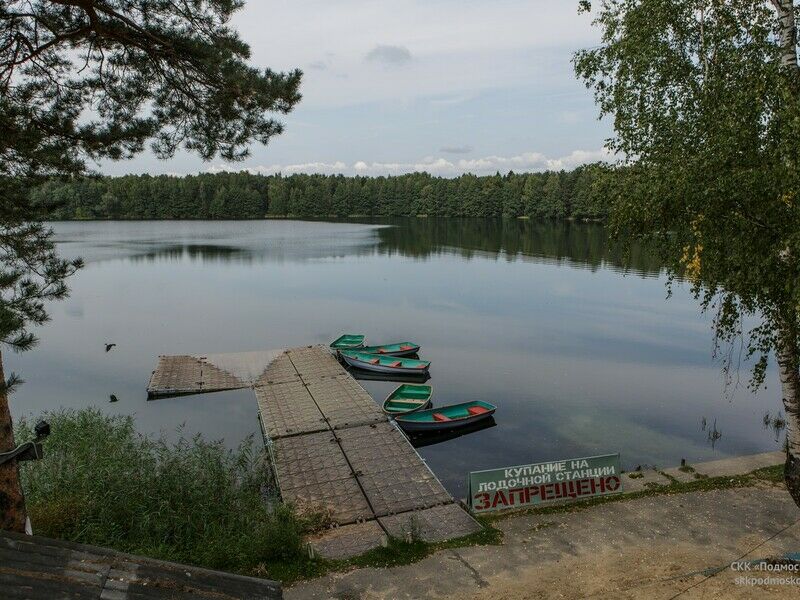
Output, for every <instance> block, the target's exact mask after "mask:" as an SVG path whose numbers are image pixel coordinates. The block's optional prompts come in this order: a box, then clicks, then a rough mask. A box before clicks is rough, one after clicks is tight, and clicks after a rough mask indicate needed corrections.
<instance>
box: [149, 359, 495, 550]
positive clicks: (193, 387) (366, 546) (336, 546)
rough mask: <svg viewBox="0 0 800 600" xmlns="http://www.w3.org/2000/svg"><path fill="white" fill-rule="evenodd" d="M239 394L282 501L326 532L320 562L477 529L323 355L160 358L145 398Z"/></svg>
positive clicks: (316, 541)
mask: <svg viewBox="0 0 800 600" xmlns="http://www.w3.org/2000/svg"><path fill="white" fill-rule="evenodd" d="M244 387H252V388H253V390H254V391H255V395H256V399H257V401H258V410H259V419H260V421H261V427H262V431H263V432H264V437H265V441H266V444H267V447H268V448H269V451H270V456H271V459H272V463H273V467H274V470H275V475H276V479H277V482H278V487H279V488H280V492H281V496H282V497H283V499H284V501H287V502H291V503H293V504H294V505H295V506H296V507H297V508H298V509H299V510H301V511H310V512H319V513H322V514H324V515H325V516H326V517H327V519H328V521H329V522H330V523H331V525H332V527H331V529H329V530H328V531H326V532H325V533H323V534H321V535H318V536H315V537H314V538H313V539H311V540H310V542H311V544H312V545H313V546H314V548H315V549H316V551H317V552H318V553H319V554H320V555H321V556H324V557H326V558H347V557H351V556H355V555H358V554H361V553H363V552H366V551H367V550H370V549H372V548H376V547H378V546H379V545H381V543H382V542H383V540H384V539H385V538H386V536H392V537H397V538H401V539H404V538H407V537H409V536H415V537H417V538H419V539H423V540H426V541H441V540H446V539H452V538H456V537H461V536H465V535H469V534H471V533H474V532H476V531H478V530H479V529H480V525H479V524H478V523H477V522H476V521H475V520H474V519H473V518H472V517H471V516H470V515H469V514H468V513H467V512H466V511H465V510H464V509H463V508H461V506H460V505H459V504H457V503H455V501H454V500H453V498H452V497H451V496H450V494H449V493H448V492H447V490H445V489H444V487H443V486H442V484H441V482H439V480H438V479H437V478H436V476H435V475H434V474H433V472H432V471H431V470H430V469H429V468H428V466H427V465H426V464H425V462H424V461H423V460H422V458H421V457H420V456H419V454H417V451H416V450H415V449H414V448H413V447H412V446H411V444H410V443H409V441H408V439H407V438H406V437H405V435H404V434H403V433H402V432H401V431H400V430H399V429H397V428H396V427H395V426H394V425H393V424H392V423H391V422H390V421H389V420H388V418H387V417H386V415H385V414H384V413H383V412H382V411H381V410H380V408H379V407H378V405H377V404H376V403H375V401H374V400H373V399H372V397H371V396H370V395H369V394H368V393H367V392H366V391H365V390H364V388H362V387H361V386H360V385H359V384H358V382H357V381H356V380H355V379H354V378H353V377H351V375H350V374H349V373H348V372H347V371H346V370H345V369H344V368H343V367H342V365H341V364H339V362H338V361H337V360H336V358H335V357H334V356H333V355H332V354H331V352H330V351H329V350H328V349H327V348H326V347H325V346H308V347H303V348H292V349H289V350H285V351H271V352H255V353H240V354H218V355H197V356H190V355H184V356H162V357H160V358H159V363H158V366H157V368H156V370H155V371H154V372H153V376H152V377H151V380H150V384H149V386H148V395H149V397H150V398H158V397H165V396H176V395H182V394H195V393H204V392H211V391H222V390H228V389H238V388H244Z"/></svg>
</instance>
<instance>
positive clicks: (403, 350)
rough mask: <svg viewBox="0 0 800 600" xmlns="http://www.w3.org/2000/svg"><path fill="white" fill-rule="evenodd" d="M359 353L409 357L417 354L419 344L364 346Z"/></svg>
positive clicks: (399, 343)
mask: <svg viewBox="0 0 800 600" xmlns="http://www.w3.org/2000/svg"><path fill="white" fill-rule="evenodd" d="M358 351H359V352H366V353H368V354H384V355H386V356H409V355H411V354H416V353H417V352H419V344H415V343H414V342H397V343H396V344H383V345H381V346H364V347H363V348H359V349H358Z"/></svg>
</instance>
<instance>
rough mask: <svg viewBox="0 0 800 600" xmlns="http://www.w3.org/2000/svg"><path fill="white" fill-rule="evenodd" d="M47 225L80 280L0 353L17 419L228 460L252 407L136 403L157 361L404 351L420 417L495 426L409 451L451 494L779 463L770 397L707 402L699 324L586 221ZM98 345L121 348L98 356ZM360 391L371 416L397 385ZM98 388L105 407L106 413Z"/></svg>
mask: <svg viewBox="0 0 800 600" xmlns="http://www.w3.org/2000/svg"><path fill="white" fill-rule="evenodd" d="M55 229H56V233H57V239H58V241H59V249H60V251H61V252H62V253H63V254H64V255H66V256H82V257H84V258H85V259H86V260H87V267H86V268H85V269H84V270H82V271H81V272H80V273H79V274H78V275H77V276H76V277H75V278H74V280H73V281H72V282H71V285H72V295H71V297H70V298H69V299H67V300H66V301H64V302H60V303H56V304H53V305H52V306H51V307H50V312H51V314H52V317H53V319H52V322H50V323H48V324H47V326H45V327H43V328H41V330H40V331H39V332H38V333H40V337H41V339H42V342H41V345H40V346H39V347H38V348H37V349H36V350H34V351H33V352H28V353H24V354H20V355H10V356H8V362H9V364H8V365H7V367H8V370H9V371H12V370H13V371H15V372H18V373H20V375H21V376H22V377H23V378H24V379H25V380H26V381H27V383H26V384H25V385H24V386H22V388H20V390H19V392H18V393H17V394H15V396H14V397H13V398H12V410H13V411H14V413H15V415H21V414H33V415H37V414H39V413H40V412H41V411H43V410H46V409H48V408H53V407H57V406H68V407H83V406H93V407H96V408H98V409H99V410H103V411H106V412H109V413H122V414H131V415H134V416H135V418H136V423H137V427H139V429H140V430H141V431H143V432H146V433H158V432H160V431H162V430H165V431H171V430H173V429H174V428H175V427H177V426H179V425H181V424H183V423H185V424H186V431H187V432H195V431H196V432H203V433H204V434H205V435H206V436H207V437H210V438H213V439H217V438H224V439H225V441H226V442H227V443H228V444H229V445H236V444H237V443H239V442H240V441H241V440H242V439H243V438H245V437H246V436H248V435H249V434H252V435H255V436H257V435H258V434H257V432H258V420H257V407H256V403H255V400H254V398H253V394H252V391H251V390H239V391H236V392H225V393H218V394H209V395H205V396H187V397H181V398H175V399H172V400H169V401H164V402H151V403H148V402H147V400H146V386H147V382H148V380H149V377H150V374H151V372H152V370H153V368H154V367H155V364H156V361H157V357H158V355H160V354H198V353H218V352H242V351H248V350H268V349H274V348H281V347H289V346H299V345H305V344H314V343H328V342H330V340H332V339H335V338H336V337H337V336H338V335H340V334H341V333H342V332H344V331H357V332H363V333H366V334H368V338H369V339H370V340H372V341H375V342H388V341H392V340H402V339H413V340H416V341H418V342H420V343H421V344H422V346H423V351H422V356H423V358H424V359H425V360H430V361H431V362H432V366H431V371H430V377H431V384H432V385H433V387H434V398H433V401H434V403H435V404H436V405H439V406H441V405H445V404H456V403H459V402H466V401H469V400H485V401H488V402H491V403H492V404H495V405H497V407H498V410H497V413H496V414H495V422H496V426H493V427H487V428H484V429H480V430H476V431H472V432H470V433H469V435H460V436H458V437H452V438H450V439H446V440H444V439H439V440H438V443H433V442H431V443H428V444H426V443H425V442H422V443H421V445H420V454H422V455H423V457H424V458H425V459H426V461H427V462H428V464H429V465H430V466H431V468H432V469H433V470H434V472H435V473H436V474H437V475H438V476H439V477H440V478H441V479H442V480H443V482H444V483H445V485H446V486H447V487H448V489H450V490H451V491H452V492H453V493H454V494H457V495H458V494H461V493H463V491H464V482H465V480H466V473H467V472H468V471H470V470H480V469H489V468H496V467H502V466H507V465H514V464H528V463H532V462H541V461H547V460H556V459H563V458H568V457H576V456H590V455H597V454H608V453H614V452H621V453H622V462H623V466H625V467H626V468H630V467H631V466H633V465H636V464H645V463H646V464H656V465H659V466H671V465H675V464H678V463H679V461H680V459H681V458H686V459H687V460H689V461H690V462H698V461H701V460H709V459H712V458H715V457H719V456H721V455H727V454H743V453H751V452H760V451H766V450H772V449H776V448H777V446H778V444H777V443H776V442H775V441H774V435H773V433H772V430H771V429H767V430H765V429H764V427H763V424H762V422H761V416H762V415H763V414H764V412H766V411H770V412H771V413H773V414H774V413H776V411H777V410H778V408H779V406H780V398H779V396H778V395H777V394H774V393H773V391H772V390H771V389H770V390H768V391H767V392H760V393H759V394H758V395H757V396H755V397H752V396H751V395H750V394H749V393H747V392H740V393H739V394H737V395H736V396H735V397H734V398H733V399H730V398H728V397H726V396H724V394H723V393H722V386H721V379H720V374H719V365H718V364H716V363H714V361H713V358H712V352H711V345H712V338H711V326H710V322H709V317H707V316H702V315H700V314H699V312H698V309H697V304H696V303H695V301H694V299H693V298H692V297H691V294H690V293H689V292H688V290H686V289H684V288H682V287H681V286H680V284H678V285H676V288H675V290H674V292H675V293H674V295H673V298H672V299H671V300H669V301H665V300H664V297H665V288H664V283H665V281H664V277H663V276H659V273H660V268H659V264H658V262H657V261H656V260H655V259H654V258H653V257H651V256H649V255H648V254H647V253H646V252H645V251H644V250H642V249H640V248H634V249H633V250H634V252H633V254H632V257H631V260H630V262H629V263H627V264H626V263H625V262H624V261H623V258H622V253H621V252H620V251H619V250H618V249H614V248H611V249H609V248H608V247H607V246H606V237H607V234H606V231H605V230H604V228H603V227H602V226H601V225H598V224H586V223H546V222H545V223H543V222H529V221H524V220H522V221H519V220H514V221H502V220H497V221H482V220H477V219H470V220H452V219H451V220H437V219H419V220H414V219H405V220H394V221H380V222H372V223H355V222H344V223H342V222H337V223H328V222H300V221H247V222H137V223H118V222H98V223H57V224H55ZM109 341H114V342H116V343H117V344H118V346H117V347H115V348H114V350H113V352H109V353H106V352H105V346H104V344H105V343H106V342H109ZM4 358H5V357H4ZM743 368H744V369H747V365H745V366H744V367H743ZM358 376H359V377H360V378H361V379H360V382H361V385H362V386H364V387H365V388H366V389H367V390H368V391H369V392H370V394H371V395H372V397H373V398H375V400H376V402H378V403H380V402H382V400H383V399H384V398H385V397H386V396H387V395H388V394H389V392H390V391H391V390H392V389H393V388H394V387H396V385H397V384H396V383H395V382H389V381H384V380H382V378H381V379H376V378H375V377H374V375H373V376H371V375H368V374H365V373H359V374H358ZM768 377H775V374H774V373H770V374H769V375H768ZM392 379H396V377H392ZM111 393H113V394H115V395H116V397H118V398H119V401H118V402H113V403H112V402H109V394H111ZM703 415H710V416H713V417H714V418H716V419H717V426H716V431H718V432H719V431H724V433H725V435H724V436H723V437H721V438H717V439H715V440H713V442H714V444H713V446H712V444H710V443H709V441H708V440H707V439H706V438H707V435H708V432H707V431H704V432H698V422H699V420H700V418H701V416H703ZM708 425H709V428H710V429H711V430H712V434H713V431H714V428H713V427H711V423H710V422H709V423H708ZM712 437H713V435H712Z"/></svg>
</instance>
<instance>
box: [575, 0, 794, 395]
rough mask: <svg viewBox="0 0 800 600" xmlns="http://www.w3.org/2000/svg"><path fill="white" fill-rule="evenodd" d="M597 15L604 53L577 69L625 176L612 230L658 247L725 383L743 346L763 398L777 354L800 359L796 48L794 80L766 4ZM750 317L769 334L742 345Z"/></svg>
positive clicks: (653, 7)
mask: <svg viewBox="0 0 800 600" xmlns="http://www.w3.org/2000/svg"><path fill="white" fill-rule="evenodd" d="M595 4H596V5H598V6H597V7H596V11H597V12H596V20H595V23H596V25H597V26H598V27H599V28H600V30H601V32H602V44H601V45H600V46H598V47H596V48H592V49H589V50H585V51H582V52H579V53H578V54H577V55H576V56H575V67H576V71H577V73H578V75H579V77H581V78H582V79H583V80H584V81H585V82H586V84H587V86H589V87H591V88H592V89H593V90H594V93H595V98H596V100H597V103H598V105H599V107H600V110H601V113H602V114H603V115H607V116H609V117H611V118H613V120H614V129H615V133H616V135H615V137H614V138H613V139H612V140H611V142H610V147H611V149H612V150H614V151H617V152H619V153H620V156H621V157H622V158H625V159H626V162H627V167H626V168H625V169H620V170H619V173H618V175H617V176H616V177H613V178H606V180H605V182H604V183H605V184H609V185H610V188H609V190H608V192H609V196H610V202H611V205H612V208H611V217H612V218H611V226H612V228H613V230H614V233H615V234H617V235H618V236H621V237H623V238H626V237H634V238H641V237H645V238H648V239H649V240H651V241H653V242H655V243H656V244H657V246H658V248H659V250H660V251H661V254H662V258H663V260H664V261H665V264H667V265H669V267H670V271H671V273H672V275H673V276H678V277H684V278H686V279H689V280H690V281H692V282H693V283H694V291H695V293H696V295H697V297H698V298H699V299H700V301H701V303H702V306H703V308H704V309H709V310H712V311H715V313H716V315H715V316H716V320H715V325H716V334H717V340H718V342H723V343H724V344H725V345H726V346H727V347H728V352H727V353H725V354H723V355H722V358H723V360H724V365H725V368H726V370H727V371H728V372H730V369H731V368H732V369H734V370H735V369H736V368H737V366H738V363H739V360H741V358H742V355H741V354H739V353H738V352H733V347H732V346H731V343H732V342H733V341H734V340H736V339H738V338H739V336H740V335H745V336H747V339H748V344H747V346H746V348H745V351H744V354H745V355H747V354H748V353H749V354H750V355H754V356H755V357H757V358H758V360H757V361H756V362H755V368H754V371H753V378H752V380H751V385H753V386H755V387H757V386H759V385H761V384H763V382H764V375H765V369H766V361H767V356H768V355H769V353H770V352H771V351H772V350H773V349H775V348H776V347H778V346H779V345H780V346H782V347H784V348H786V349H787V350H789V351H790V354H794V355H795V356H796V355H797V348H798V331H800V319H798V315H800V311H798V306H800V262H798V260H797V259H796V257H797V256H799V255H800V202H798V200H800V198H799V197H798V193H800V168H798V165H799V163H798V156H800V101H799V100H798V69H797V68H796V62H797V61H796V48H795V47H794V44H795V43H796V40H795V41H793V42H791V47H790V48H789V56H790V57H791V55H792V54H793V53H794V54H795V56H794V58H795V61H794V62H795V66H794V67H792V68H786V67H784V66H782V64H781V54H782V49H781V47H780V46H779V40H780V36H778V35H776V32H778V31H779V30H780V27H779V22H778V19H777V18H776V12H775V11H774V10H773V5H772V3H770V2H766V1H756V2H754V1H752V0H733V1H730V2H717V1H713V0H604V1H602V2H596V3H595ZM788 4H789V5H790V6H791V3H788ZM584 8H586V7H584ZM747 317H755V318H756V319H759V322H760V324H759V325H758V326H756V327H755V328H753V329H751V330H749V331H743V327H744V326H743V320H744V319H745V318H747ZM779 335H780V336H781V338H782V339H779V337H778V336H779Z"/></svg>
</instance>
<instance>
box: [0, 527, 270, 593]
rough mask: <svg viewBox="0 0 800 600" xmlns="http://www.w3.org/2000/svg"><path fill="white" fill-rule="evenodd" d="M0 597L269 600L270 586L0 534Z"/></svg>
mask: <svg viewBox="0 0 800 600" xmlns="http://www.w3.org/2000/svg"><path fill="white" fill-rule="evenodd" d="M0 597H3V598H28V599H30V600H39V599H42V600H45V599H47V600H51V599H52V598H62V597H63V598H67V597H68V598H86V599H98V600H127V599H129V598H130V599H131V600H132V599H134V598H136V599H137V600H150V599H159V600H166V599H169V600H183V599H188V598H192V599H196V600H197V599H199V600H204V599H208V600H273V599H279V598H283V592H282V591H281V586H280V584H279V583H277V582H275V581H269V580H266V579H257V578H254V577H244V576H242V575H234V574H232V573H223V572H220V571H210V570H208V569H201V568H198V567H191V566H187V565H181V564H177V563H170V562H164V561H159V560H155V559H151V558H145V557H142V556H133V555H130V554H124V553H122V552H117V551H115V550H111V549H109V548H100V547H97V546H87V545H84V544H76V543H74V542H66V541H63V540H55V539H50V538H45V537H39V536H28V535H24V534H19V533H11V532H8V531H0Z"/></svg>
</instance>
